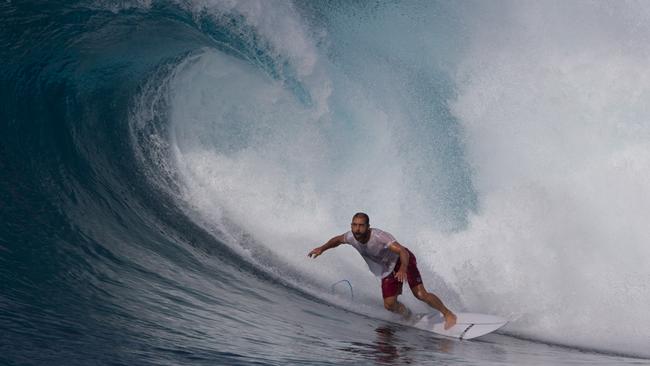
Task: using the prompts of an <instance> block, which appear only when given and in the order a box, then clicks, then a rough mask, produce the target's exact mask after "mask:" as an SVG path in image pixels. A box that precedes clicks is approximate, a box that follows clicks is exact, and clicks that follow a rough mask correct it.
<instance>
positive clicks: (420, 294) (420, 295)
mask: <svg viewBox="0 0 650 366" xmlns="http://www.w3.org/2000/svg"><path fill="white" fill-rule="evenodd" d="M413 295H415V297H416V298H417V299H418V300H421V301H424V300H426V298H427V295H429V293H428V292H427V290H425V289H424V288H419V289H417V290H415V291H414V292H413Z"/></svg>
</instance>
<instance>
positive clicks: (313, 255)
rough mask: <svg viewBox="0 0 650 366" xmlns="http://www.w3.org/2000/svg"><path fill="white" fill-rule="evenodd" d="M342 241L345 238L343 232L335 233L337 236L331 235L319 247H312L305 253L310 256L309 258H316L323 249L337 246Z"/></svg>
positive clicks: (343, 241)
mask: <svg viewBox="0 0 650 366" xmlns="http://www.w3.org/2000/svg"><path fill="white" fill-rule="evenodd" d="M343 243H345V239H343V234H341V235H337V236H335V237H333V238H332V239H330V240H328V241H327V243H325V244H323V245H321V246H320V247H316V248H314V249H312V251H311V252H309V254H307V256H308V257H311V258H316V257H318V256H319V255H321V254H323V252H324V251H326V250H328V249H332V248H336V247H338V246H339V245H341V244H343Z"/></svg>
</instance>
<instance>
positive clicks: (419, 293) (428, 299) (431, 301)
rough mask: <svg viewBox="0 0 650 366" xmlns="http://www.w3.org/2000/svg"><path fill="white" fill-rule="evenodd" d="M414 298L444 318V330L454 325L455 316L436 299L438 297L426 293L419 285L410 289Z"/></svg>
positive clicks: (422, 286)
mask: <svg viewBox="0 0 650 366" xmlns="http://www.w3.org/2000/svg"><path fill="white" fill-rule="evenodd" d="M411 290H412V291H413V294H415V297H417V298H418V300H420V301H424V302H425V303H427V304H428V305H429V306H431V307H432V308H434V309H436V310H438V311H439V312H441V313H442V315H443V316H444V317H445V329H449V328H451V327H453V326H454V324H456V314H454V313H452V312H451V310H449V309H447V307H446V306H445V304H443V303H442V301H441V300H440V299H439V298H438V296H436V295H434V294H432V293H430V292H427V290H426V289H425V288H424V285H422V284H419V285H417V286H415V287H413V288H412V289H411Z"/></svg>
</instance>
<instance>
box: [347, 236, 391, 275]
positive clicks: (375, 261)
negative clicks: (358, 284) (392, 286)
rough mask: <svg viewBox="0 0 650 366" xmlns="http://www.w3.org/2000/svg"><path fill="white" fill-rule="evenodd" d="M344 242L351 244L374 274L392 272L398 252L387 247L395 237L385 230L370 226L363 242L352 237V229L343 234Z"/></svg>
mask: <svg viewBox="0 0 650 366" xmlns="http://www.w3.org/2000/svg"><path fill="white" fill-rule="evenodd" d="M343 239H344V240H345V242H346V243H348V244H350V245H352V246H353V247H354V248H355V249H356V250H357V251H359V254H361V256H362V257H363V259H364V260H365V261H366V263H367V264H368V268H369V269H370V271H371V272H372V273H374V274H375V276H378V277H381V278H383V277H386V276H387V275H389V274H391V272H393V269H394V268H395V263H396V262H397V259H398V258H399V254H397V253H393V252H391V251H390V249H388V246H389V245H390V244H391V243H394V242H395V241H396V240H395V238H394V237H393V236H392V235H391V234H390V233H387V232H385V231H382V230H379V229H377V228H370V239H369V240H368V242H367V243H365V244H363V243H361V242H359V241H357V239H355V238H354V235H353V234H352V231H348V232H347V233H345V234H343Z"/></svg>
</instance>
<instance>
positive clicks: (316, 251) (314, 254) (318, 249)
mask: <svg viewBox="0 0 650 366" xmlns="http://www.w3.org/2000/svg"><path fill="white" fill-rule="evenodd" d="M322 253H323V249H321V247H316V248H314V249H312V251H311V252H309V254H307V256H308V257H311V258H316V257H318V256H319V255H321V254H322Z"/></svg>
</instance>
